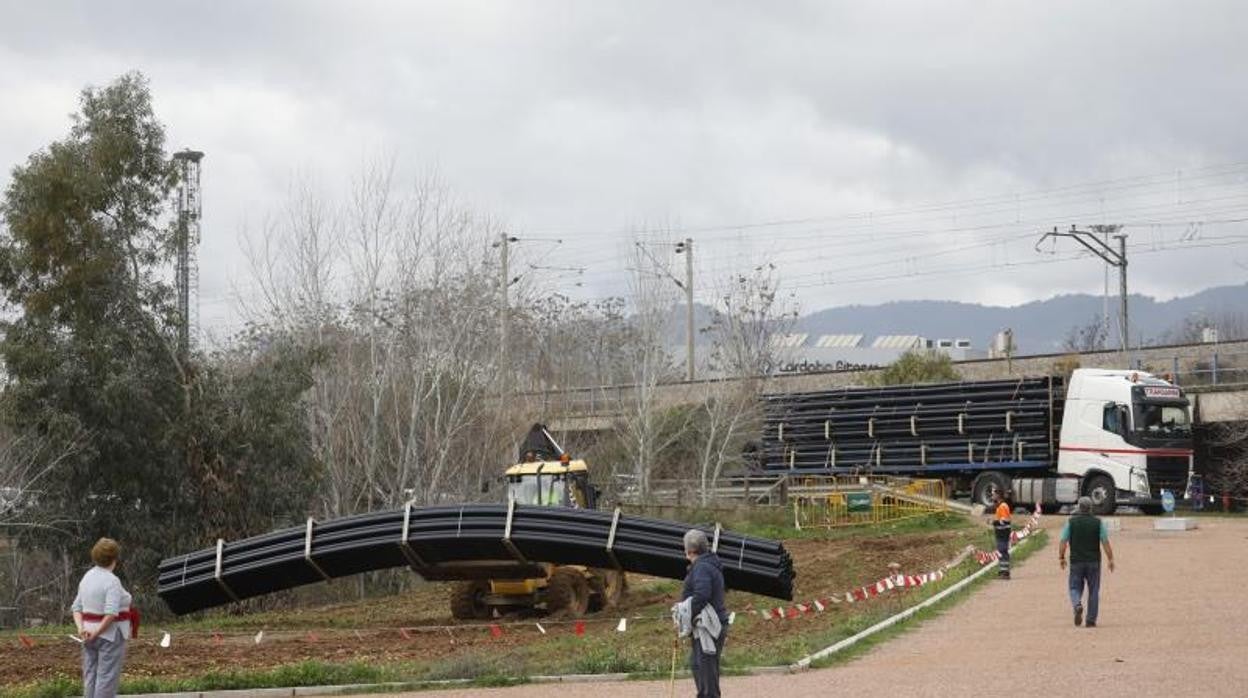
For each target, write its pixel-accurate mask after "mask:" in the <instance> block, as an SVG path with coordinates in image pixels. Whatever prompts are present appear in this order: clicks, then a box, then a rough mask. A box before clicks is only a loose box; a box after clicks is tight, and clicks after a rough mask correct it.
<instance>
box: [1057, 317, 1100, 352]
mask: <svg viewBox="0 0 1248 698" xmlns="http://www.w3.org/2000/svg"><path fill="white" fill-rule="evenodd" d="M1108 337H1109V328H1108V327H1106V325H1105V322H1104V320H1103V319H1102V318H1100V317H1093V318H1092V319H1091V320H1089V321H1088V322H1087V323H1085V324H1082V325H1075V326H1074V327H1071V328H1070V329H1069V330H1067V331H1066V338H1065V339H1064V340H1062V348H1063V349H1065V350H1066V351H1070V352H1076V353H1084V352H1089V351H1104V350H1105V342H1106V340H1107V339H1108Z"/></svg>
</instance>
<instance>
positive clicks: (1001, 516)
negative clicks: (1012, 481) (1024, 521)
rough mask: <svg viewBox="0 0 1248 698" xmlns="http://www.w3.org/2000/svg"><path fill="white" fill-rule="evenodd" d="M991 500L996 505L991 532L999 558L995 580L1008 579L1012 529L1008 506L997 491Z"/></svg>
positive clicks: (1002, 495)
mask: <svg viewBox="0 0 1248 698" xmlns="http://www.w3.org/2000/svg"><path fill="white" fill-rule="evenodd" d="M992 498H993V500H995V501H996V503H997V510H996V512H995V513H994V514H993V517H992V531H993V533H995V534H996V537H997V554H998V555H1000V557H999V558H998V560H997V578H998V579H1009V578H1010V533H1011V532H1013V530H1014V529H1013V527H1012V526H1011V525H1010V505H1009V504H1006V502H1005V493H1004V492H1002V491H1001V490H997V491H996V492H994V493H993V495H992Z"/></svg>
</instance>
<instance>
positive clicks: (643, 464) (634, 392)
mask: <svg viewBox="0 0 1248 698" xmlns="http://www.w3.org/2000/svg"><path fill="white" fill-rule="evenodd" d="M632 268H633V269H634V273H633V276H632V278H631V282H630V283H631V289H630V290H631V292H632V293H631V297H632V300H633V306H632V313H631V314H630V315H629V321H628V326H629V332H628V336H627V338H626V340H625V350H624V360H625V363H626V365H627V366H628V376H627V377H628V382H629V387H628V390H626V391H623V392H621V396H622V398H621V401H620V402H621V404H620V406H619V411H620V413H621V414H622V415H623V416H622V417H621V418H620V419H619V420H617V422H616V431H617V434H618V435H619V437H620V440H621V441H622V443H623V444H624V451H625V452H626V453H627V458H628V462H629V466H630V470H631V472H630V473H628V474H627V475H628V476H629V477H630V478H631V479H632V480H633V482H634V483H635V486H636V488H637V491H638V492H639V493H640V496H641V497H643V498H644V497H646V496H647V495H648V494H649V492H650V480H651V475H652V474H653V471H654V468H655V466H656V464H657V463H658V461H659V458H660V456H661V455H662V454H663V452H664V451H665V450H667V449H668V448H669V447H670V446H671V445H672V444H673V443H674V442H675V441H676V439H677V438H679V436H680V434H681V432H683V431H684V428H683V426H684V425H676V426H675V427H673V426H672V425H670V424H668V423H667V421H668V420H667V419H666V417H667V416H668V414H667V412H666V410H665V409H664V405H662V404H660V403H659V400H658V397H659V395H658V388H659V385H660V384H661V383H663V382H667V381H671V380H675V379H676V377H677V376H678V375H679V373H678V371H677V369H676V366H675V364H674V362H673V360H672V354H671V352H670V351H669V349H668V346H667V339H666V333H665V329H666V327H667V324H668V320H669V318H670V316H671V313H672V308H673V307H675V305H676V303H677V294H676V286H675V285H674V284H672V283H671V281H670V280H669V279H668V278H667V277H666V276H664V275H662V274H660V273H658V271H657V270H656V269H653V268H652V266H651V258H650V256H649V255H647V254H646V253H645V252H644V250H643V249H642V247H641V246H640V245H635V246H634V252H633V267H632Z"/></svg>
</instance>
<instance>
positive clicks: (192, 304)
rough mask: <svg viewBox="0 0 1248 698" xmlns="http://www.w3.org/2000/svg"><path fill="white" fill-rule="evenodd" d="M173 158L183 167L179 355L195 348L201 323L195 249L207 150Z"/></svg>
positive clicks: (179, 233) (179, 208) (197, 239)
mask: <svg viewBox="0 0 1248 698" xmlns="http://www.w3.org/2000/svg"><path fill="white" fill-rule="evenodd" d="M173 159H174V161H175V162H177V163H178V167H179V169H180V170H181V171H180V172H179V175H180V182H181V183H180V185H179V187H178V231H177V257H178V258H177V274H176V279H175V283H176V285H177V291H178V355H179V356H182V357H185V356H187V355H189V354H190V352H191V341H192V339H193V338H194V336H195V332H196V330H197V328H198V327H199V263H198V261H197V259H196V254H195V250H196V248H197V247H198V246H199V218H200V214H201V213H202V212H203V209H202V207H201V203H200V192H199V169H200V161H201V160H203V159H204V154H203V153H201V152H199V151H198V150H182V151H179V152H177V153H174V155H173Z"/></svg>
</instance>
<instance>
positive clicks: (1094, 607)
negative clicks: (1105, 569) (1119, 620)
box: [1070, 562, 1101, 623]
mask: <svg viewBox="0 0 1248 698" xmlns="http://www.w3.org/2000/svg"><path fill="white" fill-rule="evenodd" d="M1085 586H1086V587H1087V588H1088V602H1087V603H1086V604H1085V603H1083V588H1084V587H1085ZM1100 596H1101V563H1099V562H1072V563H1070V605H1071V606H1072V607H1074V606H1083V608H1084V611H1085V613H1084V618H1085V619H1086V622H1088V623H1096V613H1097V611H1098V610H1100V609H1099V606H1100Z"/></svg>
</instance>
